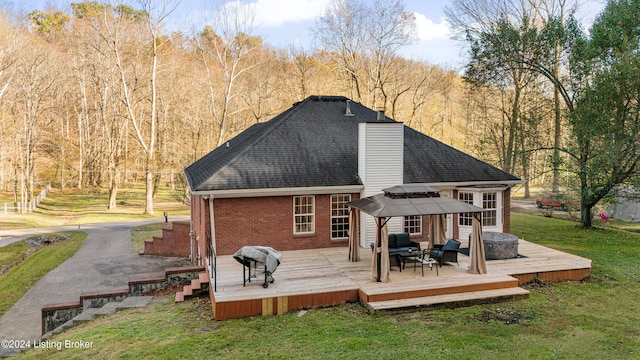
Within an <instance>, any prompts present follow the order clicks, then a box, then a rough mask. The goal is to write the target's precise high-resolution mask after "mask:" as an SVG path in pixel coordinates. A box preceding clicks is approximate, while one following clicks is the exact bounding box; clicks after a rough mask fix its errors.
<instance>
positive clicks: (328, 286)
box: [210, 240, 591, 320]
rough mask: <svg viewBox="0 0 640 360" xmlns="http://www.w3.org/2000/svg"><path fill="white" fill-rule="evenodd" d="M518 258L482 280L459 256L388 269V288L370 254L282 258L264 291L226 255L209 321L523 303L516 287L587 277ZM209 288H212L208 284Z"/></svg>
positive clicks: (552, 262) (572, 265)
mask: <svg viewBox="0 0 640 360" xmlns="http://www.w3.org/2000/svg"><path fill="white" fill-rule="evenodd" d="M518 247H519V249H518V250H519V251H518V252H519V254H521V255H524V256H525V257H524V258H517V259H509V260H493V261H488V262H487V274H485V275H477V274H471V273H469V272H468V270H467V269H468V266H469V258H468V257H467V256H465V255H462V254H460V255H459V256H458V259H459V261H460V266H456V265H455V264H446V265H444V266H443V267H442V268H439V269H438V270H439V276H438V275H436V269H433V270H430V269H429V268H428V267H427V266H425V275H424V277H422V275H421V270H420V266H419V265H418V267H417V269H416V270H415V271H414V270H413V264H407V268H406V269H405V270H404V271H402V272H400V271H398V268H397V267H392V268H391V275H390V282H388V283H377V282H372V281H371V252H370V251H369V250H368V249H361V254H360V255H361V260H360V261H359V262H349V261H348V260H347V251H348V250H347V249H346V248H325V249H314V250H296V251H283V252H282V263H281V264H280V266H279V267H278V269H277V271H276V272H275V273H274V274H273V276H274V278H275V282H274V283H272V284H269V287H268V288H266V289H265V288H263V286H262V284H263V281H264V278H262V279H261V278H258V279H252V282H251V283H247V284H246V286H243V281H242V271H243V269H242V265H240V264H239V263H238V262H237V261H236V260H235V259H233V257H232V256H220V257H218V261H217V269H218V280H217V291H215V292H214V291H213V286H211V287H210V295H211V300H212V307H213V311H214V317H215V319H216V320H225V319H233V318H241V317H247V316H254V315H273V314H282V313H285V312H288V311H292V310H299V309H306V308H314V307H325V306H332V305H337V304H342V303H346V302H356V301H362V302H363V303H364V304H365V305H366V306H367V307H368V308H369V309H370V310H371V311H380V310H389V309H398V308H413V307H421V306H431V305H436V304H446V303H470V302H483V301H495V300H496V299H501V298H505V297H517V296H526V295H527V294H528V292H527V291H526V290H525V289H522V288H520V287H519V285H522V284H526V283H528V282H531V281H533V280H535V279H536V278H539V279H541V280H544V281H567V280H582V279H584V278H586V277H588V276H589V275H590V273H591V260H589V259H585V258H582V257H579V256H575V255H571V254H566V253H563V252H560V251H557V250H553V249H550V248H547V247H544V246H540V245H536V244H533V243H530V242H527V241H524V240H520V242H519V246H518ZM212 285H213V281H212Z"/></svg>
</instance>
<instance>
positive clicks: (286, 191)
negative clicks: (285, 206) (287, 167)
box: [191, 185, 364, 201]
mask: <svg viewBox="0 0 640 360" xmlns="http://www.w3.org/2000/svg"><path fill="white" fill-rule="evenodd" d="M362 189H364V186H362V185H345V186H314V187H294V188H266V189H230V190H206V191H192V192H191V195H196V196H203V197H204V196H209V197H214V196H215V197H216V198H218V199H228V198H242V197H266V196H289V195H320V194H339V193H350V194H353V193H360V191H361V190H362ZM210 201H211V200H210Z"/></svg>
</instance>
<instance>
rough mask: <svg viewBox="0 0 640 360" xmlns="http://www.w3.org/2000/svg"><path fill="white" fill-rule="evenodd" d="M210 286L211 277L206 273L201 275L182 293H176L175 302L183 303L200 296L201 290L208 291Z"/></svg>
mask: <svg viewBox="0 0 640 360" xmlns="http://www.w3.org/2000/svg"><path fill="white" fill-rule="evenodd" d="M208 286H209V275H207V273H206V272H203V273H200V274H199V275H198V278H197V279H192V280H191V284H189V285H185V286H184V287H183V288H182V291H178V292H177V293H176V298H175V302H177V303H178V302H183V301H185V300H186V299H188V298H190V297H192V296H194V295H198V294H200V293H201V291H200V290H203V289H204V290H206V289H207V288H208ZM194 293H195V294H194Z"/></svg>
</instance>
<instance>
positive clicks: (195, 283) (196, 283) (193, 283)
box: [191, 278, 202, 290]
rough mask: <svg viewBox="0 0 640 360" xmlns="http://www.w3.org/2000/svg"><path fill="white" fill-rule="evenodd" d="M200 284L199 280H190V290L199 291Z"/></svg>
mask: <svg viewBox="0 0 640 360" xmlns="http://www.w3.org/2000/svg"><path fill="white" fill-rule="evenodd" d="M201 285H202V284H201V283H200V279H199V278H198V279H193V280H191V289H192V290H200V288H201Z"/></svg>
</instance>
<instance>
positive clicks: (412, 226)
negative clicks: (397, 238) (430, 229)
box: [402, 215, 422, 235]
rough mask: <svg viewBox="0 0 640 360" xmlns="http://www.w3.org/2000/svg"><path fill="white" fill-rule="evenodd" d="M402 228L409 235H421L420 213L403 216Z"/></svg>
mask: <svg viewBox="0 0 640 360" xmlns="http://www.w3.org/2000/svg"><path fill="white" fill-rule="evenodd" d="M402 229H403V231H404V232H406V233H409V234H411V235H422V215H409V216H405V217H404V225H403V227H402Z"/></svg>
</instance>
